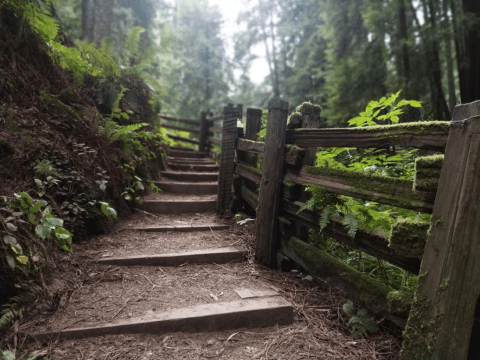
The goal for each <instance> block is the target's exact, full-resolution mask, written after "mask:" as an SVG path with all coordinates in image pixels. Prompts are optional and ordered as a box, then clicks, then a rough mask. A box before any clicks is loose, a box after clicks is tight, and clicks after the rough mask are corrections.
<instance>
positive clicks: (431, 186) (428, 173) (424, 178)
mask: <svg viewBox="0 0 480 360" xmlns="http://www.w3.org/2000/svg"><path fill="white" fill-rule="evenodd" d="M443 159H444V156H443V155H431V156H422V157H419V158H417V159H416V160H415V181H414V189H415V190H423V191H434V192H436V191H437V187H438V180H439V179H440V172H441V171H442V166H443Z"/></svg>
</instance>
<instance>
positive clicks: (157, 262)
mask: <svg viewBox="0 0 480 360" xmlns="http://www.w3.org/2000/svg"><path fill="white" fill-rule="evenodd" d="M246 255H247V252H246V251H244V250H238V249H235V248H233V247H225V248H220V249H208V250H195V251H189V252H184V253H171V254H158V255H140V256H126V257H119V258H103V259H100V260H98V264H101V265H117V266H140V265H149V266H179V265H182V264H185V263H189V264H213V263H215V264H225V263H229V262H231V261H242V260H243V259H244V258H245V256H246Z"/></svg>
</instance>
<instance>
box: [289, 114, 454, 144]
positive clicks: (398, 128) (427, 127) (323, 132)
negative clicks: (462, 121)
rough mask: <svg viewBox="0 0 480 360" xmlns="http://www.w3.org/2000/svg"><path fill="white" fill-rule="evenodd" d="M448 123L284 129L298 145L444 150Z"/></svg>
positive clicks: (290, 141) (427, 122)
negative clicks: (395, 146)
mask: <svg viewBox="0 0 480 360" xmlns="http://www.w3.org/2000/svg"><path fill="white" fill-rule="evenodd" d="M449 131H450V123H449V122H446V121H425V122H417V123H405V124H398V125H381V126H366V127H361V128H339V129H296V130H287V139H286V143H287V144H295V145H298V146H301V147H357V148H379V147H385V146H392V145H401V146H404V147H407V146H411V147H416V148H419V149H425V150H434V151H444V150H445V146H446V144H447V139H448V133H449Z"/></svg>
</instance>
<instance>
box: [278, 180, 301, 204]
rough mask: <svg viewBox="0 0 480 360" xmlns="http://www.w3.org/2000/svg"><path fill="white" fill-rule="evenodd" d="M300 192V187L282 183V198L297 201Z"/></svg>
mask: <svg viewBox="0 0 480 360" xmlns="http://www.w3.org/2000/svg"><path fill="white" fill-rule="evenodd" d="M301 192H302V187H301V186H300V185H297V184H295V183H294V182H291V181H284V182H283V197H284V198H286V199H288V200H292V201H295V200H298V199H299V198H300V194H301Z"/></svg>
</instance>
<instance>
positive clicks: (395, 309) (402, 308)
mask: <svg viewBox="0 0 480 360" xmlns="http://www.w3.org/2000/svg"><path fill="white" fill-rule="evenodd" d="M412 302H413V294H411V293H406V292H404V291H390V292H389V293H388V295H387V303H388V309H389V311H390V312H391V313H396V314H404V315H405V317H407V316H408V313H409V312H410V308H411V306H412Z"/></svg>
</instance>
